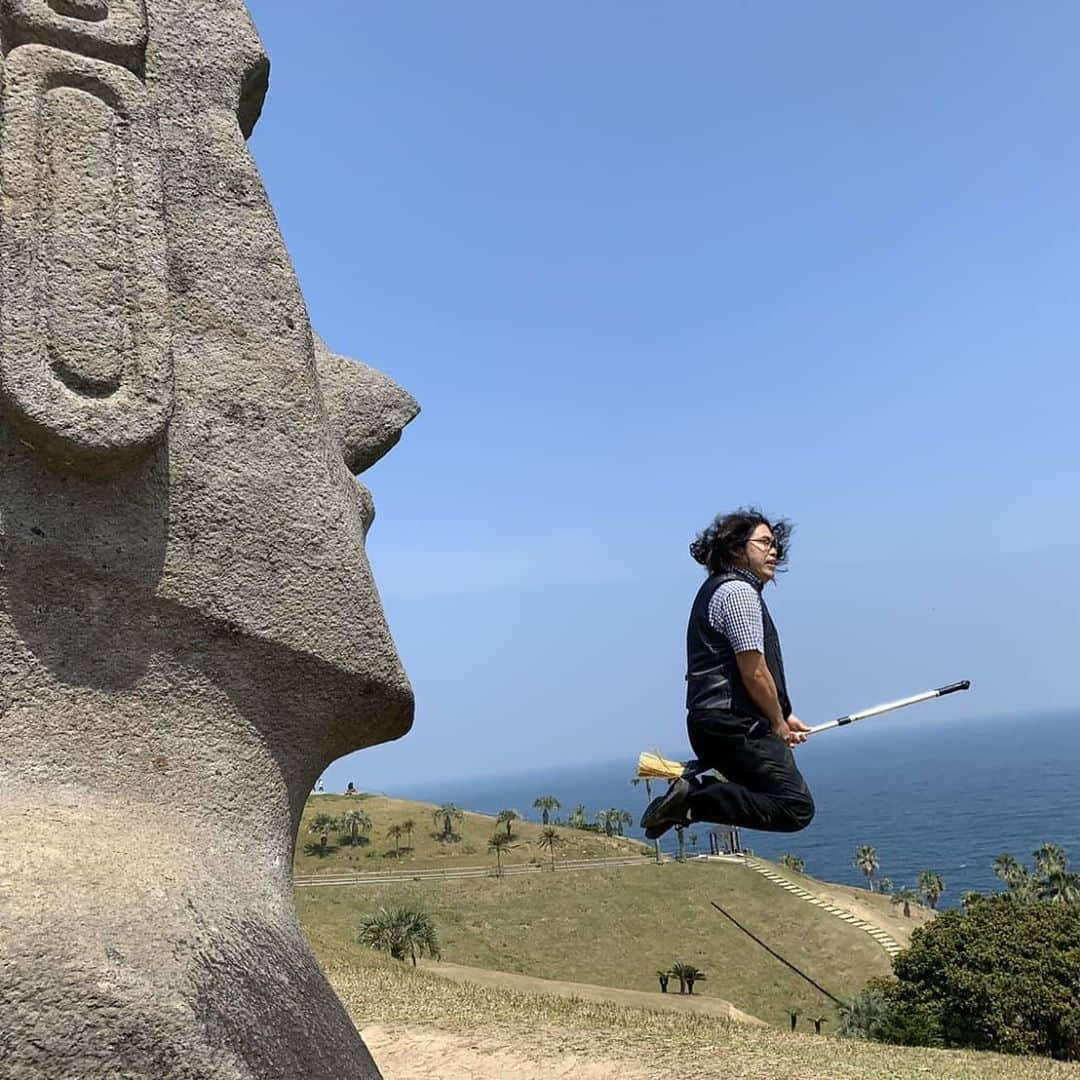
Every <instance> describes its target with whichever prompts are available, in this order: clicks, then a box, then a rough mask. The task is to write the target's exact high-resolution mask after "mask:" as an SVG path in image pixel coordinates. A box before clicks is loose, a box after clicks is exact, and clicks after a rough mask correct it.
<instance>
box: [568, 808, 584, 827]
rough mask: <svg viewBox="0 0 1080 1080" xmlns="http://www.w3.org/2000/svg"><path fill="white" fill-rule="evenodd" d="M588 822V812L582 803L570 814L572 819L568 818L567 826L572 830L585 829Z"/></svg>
mask: <svg viewBox="0 0 1080 1080" xmlns="http://www.w3.org/2000/svg"><path fill="white" fill-rule="evenodd" d="M588 820H589V814H588V811H587V810H586V809H585V807H584V805H583V804H582V803H578V804H577V806H575V807H574V809H573V810H572V811H571V812H570V817H569V818H567V821H566V824H567V825H569V826H570V828H571V829H584V828H585V826H586V824H587V823H588Z"/></svg>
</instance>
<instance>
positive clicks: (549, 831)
mask: <svg viewBox="0 0 1080 1080" xmlns="http://www.w3.org/2000/svg"><path fill="white" fill-rule="evenodd" d="M536 842H537V844H539V845H540V847H541V848H547V849H548V851H549V852H550V853H551V871H552V873H554V872H555V849H556V848H557V847H558V846H559V845H560V844H563V843H565V841H564V840H563V838H562V837H561V836H560V835H559V833H558V831H557V830H556V829H553V828H552V827H551V826H550V825H549V826H548V827H547V828H546V829H545V830H544V831H543V832H542V833H541V834H540V839H539V840H537V841H536Z"/></svg>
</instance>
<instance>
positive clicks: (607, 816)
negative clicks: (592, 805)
mask: <svg viewBox="0 0 1080 1080" xmlns="http://www.w3.org/2000/svg"><path fill="white" fill-rule="evenodd" d="M617 813H618V811H617V810H598V811H597V813H596V824H597V825H598V826H599V827H600V828H601V830H603V833H604V835H605V836H614V835H615V819H614V817H613V816H612V815H613V814H617Z"/></svg>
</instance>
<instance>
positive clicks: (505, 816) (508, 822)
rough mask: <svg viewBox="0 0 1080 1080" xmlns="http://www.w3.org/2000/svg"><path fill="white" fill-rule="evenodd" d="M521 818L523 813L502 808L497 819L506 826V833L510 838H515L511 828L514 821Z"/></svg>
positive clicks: (497, 821)
mask: <svg viewBox="0 0 1080 1080" xmlns="http://www.w3.org/2000/svg"><path fill="white" fill-rule="evenodd" d="M520 820H521V815H520V814H519V813H518V812H517V811H516V810H500V811H499V816H498V817H497V818H496V819H495V821H496V823H497V824H499V825H505V826H506V835H507V836H508V837H510V838H513V833H512V832H511V829H512V827H513V824H514V822H515V821H520Z"/></svg>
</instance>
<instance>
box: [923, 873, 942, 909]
mask: <svg viewBox="0 0 1080 1080" xmlns="http://www.w3.org/2000/svg"><path fill="white" fill-rule="evenodd" d="M919 890H920V892H922V894H923V896H925V897H926V902H927V904H929V905H930V907H931V908H932V909H933V910H934V911H937V904H938V901H939V900H940V899H941V894H942V893H943V892H944V891H945V882H944V881H942V880H941V875H940V874H939V873H938V872H937V871H936V870H924V871H923V872H922V873H921V874H920V875H919Z"/></svg>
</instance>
